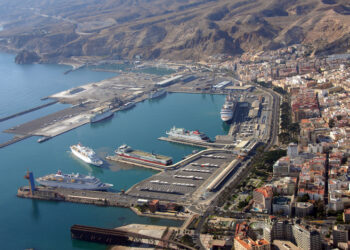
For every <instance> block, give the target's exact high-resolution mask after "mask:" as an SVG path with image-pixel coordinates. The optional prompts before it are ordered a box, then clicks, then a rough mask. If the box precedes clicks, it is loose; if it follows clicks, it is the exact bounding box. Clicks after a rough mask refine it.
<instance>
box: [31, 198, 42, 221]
mask: <svg viewBox="0 0 350 250" xmlns="http://www.w3.org/2000/svg"><path fill="white" fill-rule="evenodd" d="M32 216H33V218H34V219H35V220H36V221H37V220H39V218H40V211H39V207H38V201H37V200H32Z"/></svg>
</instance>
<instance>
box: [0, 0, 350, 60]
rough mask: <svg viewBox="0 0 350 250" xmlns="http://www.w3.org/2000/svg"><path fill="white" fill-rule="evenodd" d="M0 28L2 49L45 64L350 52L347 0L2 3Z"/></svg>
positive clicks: (21, 0) (28, 0) (46, 0)
mask: <svg viewBox="0 0 350 250" xmlns="http://www.w3.org/2000/svg"><path fill="white" fill-rule="evenodd" d="M0 25H2V26H3V30H2V31H1V32H0V49H6V50H10V51H21V50H25V51H32V52H35V53H36V54H37V55H39V56H40V58H41V61H46V62H47V61H49V62H57V61H59V60H61V59H64V58H69V57H71V56H100V57H101V58H133V57H135V56H136V55H140V56H142V57H143V58H147V59H152V58H171V59H194V60H198V59H200V58H205V57H207V56H208V55H214V54H219V53H226V54H230V55H237V54H241V53H242V52H245V51H256V50H262V49H274V48H279V47H282V46H285V45H290V44H295V43H307V44H311V45H313V47H314V50H315V53H332V52H344V51H347V50H348V49H350V46H349V44H350V3H349V1H348V0H217V1H215V0H211V1H210V0H171V1H170V0H75V1H71V0H59V1H58V0H11V1H7V0H0ZM24 58H28V57H24ZM30 58H37V57H35V56H33V57H30Z"/></svg>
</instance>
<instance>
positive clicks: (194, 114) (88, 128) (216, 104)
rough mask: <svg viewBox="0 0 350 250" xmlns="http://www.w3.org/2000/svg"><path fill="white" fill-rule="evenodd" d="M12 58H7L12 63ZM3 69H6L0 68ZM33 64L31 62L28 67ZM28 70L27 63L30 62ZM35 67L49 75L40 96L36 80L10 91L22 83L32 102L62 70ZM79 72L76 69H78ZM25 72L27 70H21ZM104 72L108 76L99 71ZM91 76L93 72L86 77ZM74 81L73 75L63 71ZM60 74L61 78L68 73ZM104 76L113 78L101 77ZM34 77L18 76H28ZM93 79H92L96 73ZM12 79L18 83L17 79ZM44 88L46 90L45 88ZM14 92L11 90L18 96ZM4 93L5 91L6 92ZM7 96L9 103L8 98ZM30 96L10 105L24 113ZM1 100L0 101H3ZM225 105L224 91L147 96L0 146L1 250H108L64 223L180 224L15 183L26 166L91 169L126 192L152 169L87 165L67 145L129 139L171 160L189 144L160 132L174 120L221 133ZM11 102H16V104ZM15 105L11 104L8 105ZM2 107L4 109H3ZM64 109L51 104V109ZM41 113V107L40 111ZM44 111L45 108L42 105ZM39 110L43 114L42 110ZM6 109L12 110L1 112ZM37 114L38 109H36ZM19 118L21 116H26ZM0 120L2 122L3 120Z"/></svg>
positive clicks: (106, 146) (108, 147)
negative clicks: (67, 127)
mask: <svg viewBox="0 0 350 250" xmlns="http://www.w3.org/2000/svg"><path fill="white" fill-rule="evenodd" d="M6 58H7V60H9V61H8V62H7V64H8V65H7V66H6V67H10V66H9V65H11V64H13V63H12V59H13V57H10V56H8V55H2V54H0V61H2V62H3V64H4V62H5V61H6ZM10 59H11V60H10ZM3 64H0V72H2V71H3V70H4V69H1V67H2V66H1V65H3ZM32 66H33V65H32ZM13 67H14V68H17V70H18V71H21V69H20V68H21V67H24V68H27V67H28V66H19V65H15V64H13ZM29 67H30V66H29ZM33 67H35V68H36V69H35V70H36V72H37V73H40V72H42V74H43V75H46V76H47V77H48V79H46V80H47V81H45V80H44V79H43V81H44V82H47V85H43V84H41V85H40V86H39V88H40V90H38V91H39V92H40V94H38V93H36V90H35V89H34V88H35V86H36V85H35V84H34V85H32V87H31V88H29V89H28V91H29V92H28V93H25V92H24V91H23V90H22V85H21V84H18V83H13V84H12V88H16V87H17V86H19V91H22V95H21V98H24V99H26V98H28V99H30V100H34V101H33V102H34V103H35V101H37V98H40V97H42V96H45V95H48V93H47V92H55V91H52V89H53V88H54V87H53V86H50V84H56V83H53V82H52V81H49V79H51V78H52V76H57V77H59V76H61V74H62V75H63V72H64V71H65V69H66V68H62V66H55V65H34V66H33ZM77 72H79V71H77ZM96 73H97V74H98V75H99V77H101V78H103V77H102V75H100V74H101V72H91V71H88V70H87V71H85V73H84V74H83V76H82V77H85V79H89V80H91V79H93V78H94V75H95V74H96ZM23 74H25V73H23ZM102 74H105V73H102ZM89 75H90V77H89ZM66 76H67V78H69V77H70V76H71V77H72V78H73V79H75V78H76V76H75V75H74V73H72V74H68V75H66ZM66 76H65V77H66ZM105 76H106V77H108V76H110V75H109V74H105ZM31 77H33V75H32V74H31V73H29V75H28V76H24V75H22V76H21V77H20V80H19V81H21V80H22V79H27V80H28V81H31V80H30V79H31ZM95 77H97V76H95ZM12 81H16V79H15V77H13V78H12ZM69 82H70V83H62V85H65V86H66V88H70V87H72V86H73V85H74V86H75V83H76V82H78V80H76V81H73V80H72V79H70V80H69ZM7 85H8V84H7V83H6V82H5V83H2V84H0V93H1V94H0V95H2V92H3V91H2V90H3V88H4V89H11V88H10V87H9V86H7ZM43 86H45V88H46V86H47V88H46V91H44V90H43V89H42V88H44V87H43ZM16 92H17V91H16V89H11V90H10V91H9V93H16ZM3 98H4V96H3ZM6 98H7V100H11V99H13V98H10V97H9V96H6ZM30 100H20V99H18V100H16V103H17V104H18V107H12V110H17V111H19V110H22V109H23V106H22V105H25V103H27V104H26V105H29V106H30V107H32V106H35V104H32V103H31V101H30ZM0 101H1V102H4V101H3V100H1V98H0ZM223 102H224V97H223V96H219V95H217V96H212V95H191V94H168V95H167V96H166V97H165V98H162V99H159V100H156V101H145V102H143V103H138V104H137V106H136V107H135V108H133V109H131V110H127V111H122V112H118V113H116V114H115V115H114V117H113V119H109V120H106V121H103V122H100V123H97V124H93V125H90V124H88V125H85V126H82V127H80V128H78V129H75V130H72V131H70V132H68V133H65V134H63V135H60V136H58V137H56V138H53V139H51V140H49V141H47V142H44V143H42V144H39V143H37V142H36V140H37V138H30V139H27V140H24V141H22V142H19V143H16V144H13V145H11V146H9V147H6V148H3V149H0V159H1V172H2V174H1V175H0V189H2V190H3V191H2V192H0V197H1V199H0V211H1V213H0V222H1V227H0V242H1V245H2V246H1V248H2V249H24V248H30V247H33V248H35V249H86V248H89V249H105V246H103V245H98V244H91V243H87V242H79V241H75V240H72V239H71V237H70V232H69V228H70V226H71V225H73V224H83V225H92V226H101V227H109V228H111V227H117V226H121V225H124V224H129V223H145V224H146V223H149V224H159V225H180V224H181V222H177V221H169V220H161V219H150V218H145V217H138V216H136V215H135V214H133V213H132V212H131V211H130V210H129V209H123V208H104V207H97V206H91V205H81V204H70V203H56V202H46V201H33V200H29V199H20V198H17V197H16V191H17V188H18V187H19V186H22V185H26V184H27V182H26V180H25V179H23V176H24V174H25V172H26V170H27V169H29V170H32V171H33V172H34V176H36V177H37V176H42V175H46V174H49V173H53V172H56V171H57V170H58V169H60V170H62V171H63V172H66V173H70V172H79V173H82V174H87V173H89V172H91V173H92V174H93V175H95V176H97V177H98V178H100V179H101V180H102V181H103V182H108V183H112V184H114V188H115V190H121V189H127V188H129V187H131V186H132V185H134V184H135V183H137V182H139V181H141V180H143V179H145V178H147V177H149V176H151V175H153V174H155V173H156V172H155V171H153V170H149V169H142V168H136V167H125V166H118V165H117V164H111V165H109V164H107V163H106V164H105V165H104V166H103V168H96V167H91V166H89V165H87V164H84V163H82V162H81V161H79V160H77V159H75V158H74V157H73V156H72V155H71V154H70V152H69V151H68V150H69V146H70V145H72V144H75V143H77V142H81V143H82V144H84V145H87V146H90V147H92V148H94V149H95V150H96V151H97V153H98V154H99V155H100V156H101V157H102V156H106V155H107V154H112V153H113V150H114V149H115V148H116V147H117V146H119V145H120V144H123V143H127V144H129V145H130V146H132V147H134V148H137V149H141V150H145V151H149V152H150V151H152V150H153V151H154V152H157V153H160V154H164V155H169V156H172V157H173V158H174V160H175V161H178V160H180V159H181V158H182V157H183V156H185V155H187V154H190V153H191V152H192V150H193V149H194V148H193V147H188V146H182V145H178V144H172V143H168V142H163V141H158V140H157V138H158V137H160V136H164V135H165V131H166V130H168V129H169V128H170V127H172V126H173V125H176V126H177V127H185V128H186V129H190V130H193V129H199V130H201V131H203V132H205V133H207V134H208V135H209V136H210V137H212V138H213V137H214V136H215V135H216V134H223V133H224V132H225V131H227V129H228V128H226V127H225V126H224V125H223V124H222V122H221V120H220V117H219V110H220V107H221V105H222V104H223ZM17 104H16V105H17ZM13 106H15V105H13ZM1 108H2V109H3V107H1ZM56 108H57V109H60V108H62V107H59V106H57V107H55V106H52V107H51V109H53V110H54V109H56ZM44 110H46V109H44ZM47 111H48V110H47ZM47 111H42V112H47ZM6 112H8V113H11V112H9V111H7V110H6ZM39 115H40V114H39ZM23 119H24V118H23ZM0 124H1V123H0Z"/></svg>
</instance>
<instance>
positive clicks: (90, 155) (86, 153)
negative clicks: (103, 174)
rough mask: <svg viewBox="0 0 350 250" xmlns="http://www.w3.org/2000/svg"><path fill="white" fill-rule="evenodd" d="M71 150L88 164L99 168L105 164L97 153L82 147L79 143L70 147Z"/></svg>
mask: <svg viewBox="0 0 350 250" xmlns="http://www.w3.org/2000/svg"><path fill="white" fill-rule="evenodd" d="M70 150H71V151H72V153H73V154H74V155H75V156H76V157H78V158H79V159H81V160H83V161H84V162H86V163H89V164H92V165H95V166H98V167H99V166H101V165H102V164H103V161H102V160H101V159H100V158H98V156H97V155H96V153H95V151H93V150H92V149H91V148H88V147H84V146H82V145H80V143H78V144H77V145H72V146H70Z"/></svg>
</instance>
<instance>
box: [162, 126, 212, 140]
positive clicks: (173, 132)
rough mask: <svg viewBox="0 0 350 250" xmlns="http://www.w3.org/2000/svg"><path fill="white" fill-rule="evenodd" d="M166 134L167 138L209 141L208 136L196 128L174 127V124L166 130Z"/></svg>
mask: <svg viewBox="0 0 350 250" xmlns="http://www.w3.org/2000/svg"><path fill="white" fill-rule="evenodd" d="M166 134H167V135H168V137H169V138H174V139H180V140H186V141H198V142H209V141H210V139H209V137H208V136H207V135H206V134H204V133H201V132H199V131H198V130H195V131H188V130H186V129H184V128H176V127H175V126H174V127H172V128H171V129H170V131H166Z"/></svg>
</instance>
